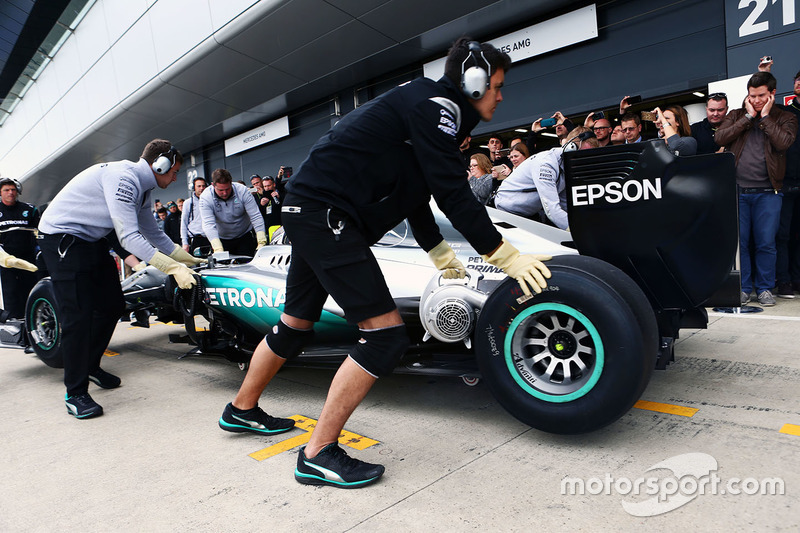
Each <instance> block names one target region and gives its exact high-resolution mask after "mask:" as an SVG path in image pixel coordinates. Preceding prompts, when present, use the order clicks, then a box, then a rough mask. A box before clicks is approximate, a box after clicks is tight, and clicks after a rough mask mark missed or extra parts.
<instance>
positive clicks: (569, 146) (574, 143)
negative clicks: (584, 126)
mask: <svg viewBox="0 0 800 533" xmlns="http://www.w3.org/2000/svg"><path fill="white" fill-rule="evenodd" d="M594 136H595V134H594V132H593V131H584V132H583V133H579V134H578V135H576V136H575V137H573V138H571V139H570V140H568V141H567V142H565V143H564V148H563V150H564V151H565V152H577V151H578V150H580V149H581V145H582V144H583V141H585V140H586V139H591V138H592V137H594Z"/></svg>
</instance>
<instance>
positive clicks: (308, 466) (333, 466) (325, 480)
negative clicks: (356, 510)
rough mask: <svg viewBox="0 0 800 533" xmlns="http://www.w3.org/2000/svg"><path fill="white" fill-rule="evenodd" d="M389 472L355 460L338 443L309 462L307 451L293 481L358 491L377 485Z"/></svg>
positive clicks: (299, 459) (300, 457)
mask: <svg viewBox="0 0 800 533" xmlns="http://www.w3.org/2000/svg"><path fill="white" fill-rule="evenodd" d="M384 470H386V469H385V468H384V467H383V465H373V464H370V463H365V462H364V461H359V460H358V459H353V458H352V457H350V456H349V455H347V452H345V451H344V450H343V449H341V448H340V447H339V445H338V444H337V443H335V442H334V443H333V444H328V445H327V446H325V447H324V448H322V450H321V451H320V452H319V453H318V454H317V456H316V457H314V458H313V459H306V447H305V446H303V447H302V448H300V452H299V453H298V454H297V468H296V469H295V471H294V478H295V479H296V480H297V481H298V482H299V483H302V484H304V485H330V486H332V487H339V488H340V489H357V488H360V487H364V486H366V485H369V484H370V483H374V482H375V481H377V480H378V478H379V477H381V476H382V475H383V472H384Z"/></svg>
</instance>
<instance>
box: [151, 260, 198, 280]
mask: <svg viewBox="0 0 800 533" xmlns="http://www.w3.org/2000/svg"><path fill="white" fill-rule="evenodd" d="M150 264H151V265H153V266H154V267H156V268H157V269H159V270H160V271H161V272H163V273H164V274H169V275H171V276H172V277H174V278H175V281H176V282H177V283H178V287H180V288H181V289H190V288H192V287H194V286H195V285H196V284H197V279H195V277H194V271H193V270H192V269H191V268H189V267H187V266H186V265H184V264H183V263H179V262H177V261H175V260H174V259H171V258H169V257H167V256H166V255H164V254H162V253H161V252H156V254H155V255H154V256H153V258H152V259H150Z"/></svg>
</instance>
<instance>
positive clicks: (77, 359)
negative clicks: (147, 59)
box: [38, 139, 201, 418]
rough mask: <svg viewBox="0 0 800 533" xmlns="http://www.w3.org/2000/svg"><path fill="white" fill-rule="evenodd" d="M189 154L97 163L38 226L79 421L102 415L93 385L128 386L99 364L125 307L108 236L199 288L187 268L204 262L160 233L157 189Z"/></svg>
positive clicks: (153, 145)
mask: <svg viewBox="0 0 800 533" xmlns="http://www.w3.org/2000/svg"><path fill="white" fill-rule="evenodd" d="M182 162H183V156H182V155H181V153H180V152H178V150H176V149H175V148H174V147H173V146H172V145H171V144H170V142H169V141H165V140H161V139H156V140H153V141H150V142H149V143H148V144H147V146H145V148H144V152H143V153H142V156H141V159H139V161H138V162H136V163H134V162H132V161H115V162H112V163H102V164H99V165H94V166H92V167H90V168H88V169H86V170H84V171H83V172H81V173H80V174H78V175H77V176H75V177H74V178H72V179H71V180H70V182H69V183H68V184H67V185H66V187H64V188H63V189H62V190H61V191H60V192H59V193H58V194H57V195H56V197H55V198H54V199H53V201H52V202H51V203H50V206H49V207H48V208H47V210H46V211H45V212H44V215H42V219H41V221H40V222H39V237H38V238H39V244H40V247H41V249H42V256H43V258H44V262H45V265H46V266H47V270H48V271H49V273H50V277H51V278H52V281H53V290H54V292H55V297H56V301H57V302H58V308H59V312H60V313H61V319H62V332H61V333H62V338H61V345H62V348H63V352H64V385H66V388H67V395H66V398H65V402H66V405H67V412H69V414H71V415H73V416H75V417H76V418H91V417H95V416H99V415H102V414H103V408H102V407H101V406H100V405H98V404H97V403H96V402H95V401H94V400H93V399H92V397H91V396H90V395H89V392H88V387H89V381H92V382H93V383H95V384H97V385H99V386H100V387H102V388H104V389H113V388H116V387H119V385H120V383H121V380H120V379H119V378H118V377H117V376H114V375H113V374H110V373H108V372H106V371H104V370H102V369H101V368H100V359H101V357H102V356H103V352H104V351H105V349H106V347H107V346H108V343H109V341H110V340H111V335H112V334H113V333H114V327H115V326H116V324H117V321H118V320H119V317H120V315H121V314H122V311H123V310H124V309H125V302H124V300H123V297H122V289H121V288H120V282H119V275H118V273H117V267H116V264H115V263H114V260H113V259H112V258H111V256H110V255H109V253H108V249H109V243H108V241H107V240H106V239H105V238H104V237H105V236H106V235H107V234H108V233H109V232H110V231H111V230H114V231H115V232H116V234H117V237H118V238H119V240H120V242H121V243H122V246H123V247H124V248H126V249H127V250H130V252H131V253H132V254H134V255H135V256H136V257H139V258H141V259H143V260H145V261H147V262H148V263H150V264H151V265H153V266H154V267H156V268H158V269H159V270H161V271H163V272H165V273H166V274H172V276H174V277H175V281H176V282H177V283H178V286H180V287H181V288H189V287H192V286H193V285H195V284H196V283H197V281H196V280H195V278H194V272H193V271H192V270H191V269H190V268H187V267H186V265H187V264H188V265H194V264H197V263H199V262H200V261H201V260H200V259H195V258H194V257H192V256H191V255H189V254H188V253H187V252H185V251H184V250H183V248H181V246H180V245H177V244H175V243H173V242H172V241H171V240H170V238H169V237H167V235H166V234H165V233H164V232H163V231H160V230H159V229H158V226H157V224H156V221H155V219H153V215H152V212H151V211H150V206H151V205H152V200H151V197H150V196H151V191H152V190H153V189H154V188H155V187H156V186H158V187H160V188H162V189H166V188H167V186H169V184H170V183H172V182H173V181H175V179H176V175H177V173H178V170H180V167H181V163H182Z"/></svg>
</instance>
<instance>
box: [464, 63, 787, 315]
mask: <svg viewBox="0 0 800 533" xmlns="http://www.w3.org/2000/svg"><path fill="white" fill-rule="evenodd" d="M771 67H772V59H771V58H770V57H764V58H761V61H760V63H759V65H758V72H756V73H755V74H753V75H752V77H751V78H750V79H749V81H748V82H747V93H748V94H747V96H746V97H745V99H744V101H743V102H742V104H741V108H738V109H734V110H732V111H730V108H729V103H728V96H727V95H726V94H725V93H723V92H712V93H710V94H708V96H707V97H706V105H705V112H706V117H705V118H704V119H703V120H700V121H698V122H695V123H693V124H690V121H689V116H688V114H687V112H686V110H685V109H684V108H683V107H682V106H680V105H666V106H664V107H663V108H662V107H661V106H655V107H654V108H652V110H648V111H640V112H634V111H633V109H636V108H639V107H642V104H641V98H640V97H638V96H625V97H624V98H622V100H621V101H620V104H619V109H618V115H617V116H616V117H615V121H618V124H616V125H612V124H613V123H612V121H611V120H610V119H611V118H612V117H610V116H608V115H607V114H606V113H605V112H604V111H593V112H591V113H589V114H588V116H586V117H585V118H584V120H583V125H582V126H577V127H576V126H575V124H574V123H573V122H572V121H571V120H570V119H569V118H568V117H566V116H564V115H563V114H562V113H561V112H560V111H556V112H555V113H553V115H552V116H550V117H542V118H538V119H536V120H535V121H534V122H533V124H531V129H530V132H529V133H528V135H527V138H526V139H525V140H523V139H522V138H519V137H517V138H515V139H512V140H511V141H510V143H509V148H505V143H504V140H503V139H502V138H501V137H500V136H498V135H490V136H489V139H488V142H487V144H486V146H485V150H484V149H482V148H476V149H472V148H471V147H470V144H469V141H470V140H469V139H468V141H467V142H465V143H464V144H463V145H462V146H461V151H462V154H464V157H463V159H464V161H465V163H466V164H467V165H468V166H467V169H466V170H467V179H468V180H469V184H470V187H471V189H472V191H473V193H474V195H475V197H476V198H477V200H478V201H479V202H481V203H482V204H485V205H489V206H492V207H496V208H497V209H500V210H502V211H507V212H510V213H513V214H516V215H520V216H523V217H526V218H530V219H533V220H536V221H539V222H542V223H545V224H549V225H553V226H557V227H559V228H561V229H569V218H568V213H567V198H566V184H565V178H564V165H563V154H564V153H565V152H568V151H571V150H584V149H589V148H604V147H608V146H615V145H625V144H633V143H640V142H644V141H653V140H654V139H658V140H661V141H662V142H664V143H665V144H666V146H667V148H668V149H669V150H670V151H672V152H674V153H675V154H676V155H678V156H695V155H703V154H712V153H721V152H731V153H733V154H734V156H735V161H736V163H735V165H736V185H737V191H738V198H739V210H738V211H739V244H740V257H739V259H740V261H739V262H740V271H741V278H742V294H741V304H742V305H743V306H744V305H746V304H747V303H748V302H750V301H753V300H756V301H758V303H759V304H761V305H762V306H765V307H766V306H772V305H775V295H774V292H775V291H776V292H777V296H779V297H781V298H794V297H795V292H800V215H799V214H798V213H797V212H798V210H800V202H798V197H800V143H798V139H797V129H798V119H800V72H798V73H797V74H796V75H795V78H794V87H793V90H794V95H795V98H794V100H793V101H792V102H791V103H789V104H788V105H785V106H784V105H780V104H778V103H776V102H775V92H776V86H777V80H776V79H775V77H774V76H773V75H772V74H771V73H770V70H771ZM615 111H616V110H615ZM729 111H730V112H729ZM647 123H652V124H653V127H652V128H651V132H652V133H650V132H648V131H647V128H645V124H647ZM543 134H544V135H545V136H547V137H551V138H552V137H555V138H556V139H557V146H555V147H541V146H542V145H544V144H546V143H545V142H544V141H546V139H545V138H543Z"/></svg>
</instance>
